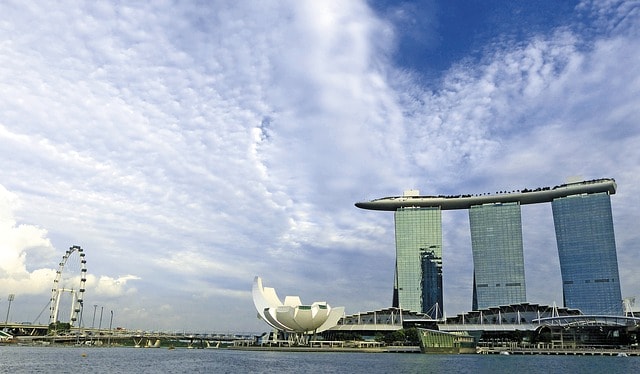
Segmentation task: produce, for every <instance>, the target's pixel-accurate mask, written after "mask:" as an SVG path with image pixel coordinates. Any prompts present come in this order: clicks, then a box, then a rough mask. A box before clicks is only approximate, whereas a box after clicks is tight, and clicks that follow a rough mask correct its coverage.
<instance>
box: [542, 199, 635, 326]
mask: <svg viewBox="0 0 640 374" xmlns="http://www.w3.org/2000/svg"><path fill="white" fill-rule="evenodd" d="M551 207H552V210H553V221H554V225H555V229H556V241H557V243H558V254H559V257H560V270H561V273H562V294H563V299H564V306H566V307H569V308H575V309H580V311H582V313H585V314H605V315H622V313H623V311H622V294H621V292H620V277H619V275H618V259H617V255H616V243H615V237H614V232H613V218H612V214H611V199H610V197H609V194H608V193H606V192H602V193H595V194H579V195H571V196H567V197H560V198H556V199H554V200H553V201H552V202H551Z"/></svg>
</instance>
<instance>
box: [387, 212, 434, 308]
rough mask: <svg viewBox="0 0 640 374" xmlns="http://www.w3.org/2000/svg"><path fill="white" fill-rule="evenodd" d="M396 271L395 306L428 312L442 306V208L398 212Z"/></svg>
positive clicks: (396, 214) (396, 217)
mask: <svg viewBox="0 0 640 374" xmlns="http://www.w3.org/2000/svg"><path fill="white" fill-rule="evenodd" d="M395 233H396V274H395V285H394V298H393V299H394V300H393V304H394V305H393V306H394V307H398V308H402V309H407V310H411V311H414V312H421V313H427V312H428V311H429V310H430V309H432V308H433V307H434V305H435V304H436V303H438V305H439V307H440V308H442V216H441V211H440V208H400V209H398V210H397V211H396V212H395Z"/></svg>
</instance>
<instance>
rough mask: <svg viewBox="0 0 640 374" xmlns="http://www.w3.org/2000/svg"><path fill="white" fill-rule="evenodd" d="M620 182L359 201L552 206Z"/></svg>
mask: <svg viewBox="0 0 640 374" xmlns="http://www.w3.org/2000/svg"><path fill="white" fill-rule="evenodd" d="M616 188H617V185H616V181H615V180H614V179H613V178H603V179H594V180H589V181H582V182H575V183H566V184H562V185H559V186H555V187H542V188H536V189H533V190H530V189H526V188H525V189H523V190H517V191H510V192H509V191H505V192H499V193H496V194H479V195H447V196H445V195H438V196H408V195H405V196H392V197H383V198H380V199H375V200H371V201H362V202H357V203H356V204H355V205H356V207H358V208H361V209H369V210H388V211H395V210H398V209H399V208H421V207H440V209H442V210H455V209H469V207H471V206H473V205H482V204H494V203H512V202H519V203H520V204H521V205H525V204H538V203H548V202H551V201H553V199H556V198H559V197H567V196H572V195H582V194H593V193H599V192H607V193H609V194H610V195H613V194H615V193H616Z"/></svg>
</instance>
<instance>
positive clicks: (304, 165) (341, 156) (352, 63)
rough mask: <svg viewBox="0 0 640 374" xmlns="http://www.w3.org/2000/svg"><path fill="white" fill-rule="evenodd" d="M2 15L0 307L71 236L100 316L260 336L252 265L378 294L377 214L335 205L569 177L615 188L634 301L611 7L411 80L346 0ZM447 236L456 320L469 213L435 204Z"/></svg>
mask: <svg viewBox="0 0 640 374" xmlns="http://www.w3.org/2000/svg"><path fill="white" fill-rule="evenodd" d="M0 15H1V16H0V35H3V36H2V37H1V38H0V96H1V97H2V100H1V101H0V159H2V167H1V168H0V181H1V182H0V183H1V184H2V186H3V188H0V217H2V219H1V220H0V225H1V226H2V227H1V230H2V236H1V239H0V240H1V243H2V247H3V248H2V251H1V252H0V253H1V256H3V261H2V262H1V263H2V265H0V266H2V268H0V269H1V270H0V271H1V272H0V279H2V282H0V292H4V293H15V294H17V296H16V301H15V304H14V305H15V308H17V309H15V310H17V311H16V313H18V311H20V313H23V314H22V315H32V314H33V315H34V318H35V315H37V312H38V311H39V310H40V307H41V305H43V304H44V303H46V301H47V300H48V297H49V292H50V286H49V282H50V281H52V278H51V277H52V275H51V274H54V273H55V268H56V266H55V265H56V264H57V262H58V259H59V258H60V257H61V256H62V254H63V253H64V249H65V248H68V247H69V246H71V245H75V244H78V245H81V246H82V247H83V248H84V249H85V251H86V254H87V262H88V264H87V267H88V269H89V274H90V275H91V276H90V279H89V280H88V283H87V294H86V296H85V299H86V300H87V303H90V304H91V305H100V306H104V307H105V308H107V309H109V310H114V311H115V312H114V313H115V315H116V321H117V322H118V323H117V324H118V325H126V326H128V327H134V328H149V329H200V330H224V331H228V330H235V331H255V330H258V331H259V330H261V329H264V328H265V327H264V326H263V325H262V324H261V323H260V322H259V321H257V320H256V319H255V313H254V311H253V309H252V308H253V306H252V303H251V297H250V289H251V281H252V279H253V277H254V276H255V275H261V276H262V277H263V278H264V279H265V282H267V283H269V284H271V285H273V286H275V287H276V288H278V289H282V291H283V292H285V293H289V294H299V295H301V296H302V297H303V298H304V299H309V300H311V299H313V300H327V301H328V302H330V303H331V305H336V306H340V305H344V306H345V307H346V309H347V312H348V313H354V312H357V311H360V310H367V309H373V308H381V307H386V306H388V305H389V304H390V301H391V300H390V299H391V287H392V282H393V266H394V238H393V218H392V215H390V214H385V213H381V212H378V213H376V212H368V211H361V210H358V209H357V208H355V207H354V206H353V203H354V202H356V201H359V200H365V199H370V198H376V197H382V196H389V195H396V194H400V193H401V192H402V190H403V189H406V188H418V189H420V190H422V192H425V193H436V194H439V193H442V194H449V193H451V194H459V193H482V192H494V191H498V190H503V189H518V188H523V187H539V186H547V185H551V186H553V185H556V184H559V183H562V182H564V181H565V179H566V178H567V177H569V176H574V175H581V176H583V177H584V178H586V179H591V178H598V177H614V178H616V180H617V181H618V186H619V191H618V193H617V194H616V195H614V196H613V198H612V201H613V209H614V218H615V224H616V230H617V231H616V236H617V241H618V254H619V260H620V271H621V277H622V282H623V283H622V286H623V294H624V295H625V296H633V295H635V294H636V293H638V292H640V290H638V288H637V287H636V286H635V285H636V284H638V281H639V280H640V279H639V278H638V275H636V274H635V272H634V269H635V268H636V267H637V265H638V263H637V262H638V260H637V259H636V256H635V252H636V250H637V243H638V239H640V238H639V237H638V235H639V234H637V230H636V228H635V226H634V222H635V221H636V218H635V216H636V215H637V213H636V212H635V211H634V209H633V207H634V206H637V205H638V203H639V201H638V196H639V193H638V192H639V191H638V185H640V184H639V183H638V177H637V176H638V175H640V173H639V170H638V168H639V166H638V162H637V161H638V160H639V159H640V151H639V150H638V146H637V145H638V144H640V139H639V136H640V135H639V134H640V131H639V127H638V125H637V123H636V122H637V120H636V119H637V118H640V106H638V105H637V104H638V98H639V97H640V95H639V93H640V80H639V79H640V78H638V77H640V71H639V69H640V42H639V40H640V38H638V36H639V35H638V34H639V30H640V22H639V21H640V14H639V12H638V10H637V8H634V7H633V6H631V5H629V3H626V2H619V3H618V2H613V3H611V4H608V3H595V2H593V3H592V2H584V3H582V4H580V6H578V7H577V8H576V10H575V14H573V15H571V17H570V18H568V19H570V20H575V21H568V23H567V24H566V25H563V26H562V27H555V28H552V29H549V30H548V31H547V32H545V33H539V32H538V33H536V34H531V35H527V36H526V38H524V39H519V40H513V39H510V38H508V37H498V38H495V39H491V40H489V41H488V42H487V44H486V50H485V52H483V53H482V57H481V58H480V59H475V58H474V59H471V58H469V59H462V60H459V61H455V62H454V64H453V67H452V68H451V69H448V70H447V71H443V72H442V73H441V77H440V79H439V80H438V82H431V83H428V84H425V83H424V81H423V80H422V79H420V77H419V74H420V72H416V71H408V70H405V69H401V68H398V67H397V66H396V65H394V63H393V59H392V58H391V57H392V56H393V53H401V52H402V51H399V50H398V48H397V41H398V40H399V38H400V36H401V33H402V30H400V29H398V28H394V26H393V23H392V20H393V19H389V20H388V19H385V18H382V17H381V16H378V15H376V13H375V12H374V11H372V10H371V9H370V8H369V7H368V6H367V4H366V3H365V2H356V1H351V2H349V3H348V5H345V4H344V2H338V1H323V2H299V1H289V2H277V3H270V2H266V3H262V4H255V3H254V2H244V1H240V2H228V3H225V2H219V3H215V4H195V3H193V4H192V3H178V4H169V3H162V2H154V3H153V4H151V5H144V4H135V5H133V4H112V3H109V2H97V3H93V2H92V3H89V4H82V5H78V4H75V3H69V4H65V3H59V4H56V5H50V4H45V3H42V4H39V3H38V4H26V5H25V4H22V3H20V2H15V3H12V2H8V3H4V4H3V5H0ZM523 223H524V226H525V227H524V231H525V232H524V237H525V252H526V258H525V261H526V265H527V274H526V275H527V282H528V287H527V289H528V296H529V299H530V300H531V301H532V302H540V303H552V302H553V301H557V302H558V303H560V302H561V294H560V290H559V289H560V283H559V266H558V265H557V259H556V258H557V254H555V243H554V241H553V225H552V221H551V216H550V208H549V207H545V206H540V207H526V208H523ZM444 228H445V244H444V246H445V255H444V256H445V259H444V260H445V277H446V278H445V303H446V305H445V310H446V311H447V313H448V314H454V313H457V312H462V311H465V310H468V309H469V308H470V303H471V281H470V280H471V268H472V265H471V263H470V262H471V253H470V239H469V234H468V217H467V216H466V215H465V214H464V213H463V212H452V213H451V214H448V212H446V214H445V217H444ZM540 259H545V261H541V260H540ZM25 280H27V281H25ZM546 282H551V283H553V284H554V286H553V287H550V286H549V285H548V284H546ZM554 282H555V283H554ZM20 300H23V301H22V302H20ZM27 300H29V302H27ZM12 308H14V307H12Z"/></svg>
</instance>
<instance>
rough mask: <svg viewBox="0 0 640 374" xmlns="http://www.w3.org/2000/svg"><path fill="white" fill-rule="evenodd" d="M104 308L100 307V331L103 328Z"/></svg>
mask: <svg viewBox="0 0 640 374" xmlns="http://www.w3.org/2000/svg"><path fill="white" fill-rule="evenodd" d="M103 310H104V307H103V306H101V307H100V324H99V325H98V331H100V330H101V329H102V311H103Z"/></svg>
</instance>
